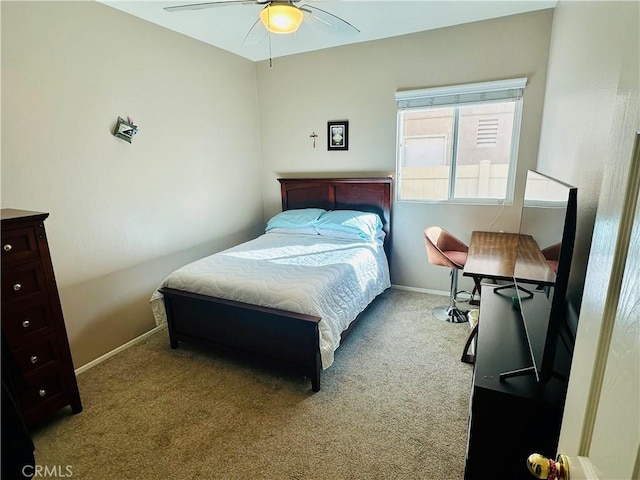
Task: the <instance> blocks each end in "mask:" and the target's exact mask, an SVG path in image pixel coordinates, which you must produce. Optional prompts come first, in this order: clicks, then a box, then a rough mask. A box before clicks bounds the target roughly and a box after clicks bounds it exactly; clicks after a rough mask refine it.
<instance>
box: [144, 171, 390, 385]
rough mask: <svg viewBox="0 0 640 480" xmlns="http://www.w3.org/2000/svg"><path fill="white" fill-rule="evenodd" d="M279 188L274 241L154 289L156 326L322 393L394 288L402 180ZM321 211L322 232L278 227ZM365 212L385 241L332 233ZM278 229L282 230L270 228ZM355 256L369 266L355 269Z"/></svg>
mask: <svg viewBox="0 0 640 480" xmlns="http://www.w3.org/2000/svg"><path fill="white" fill-rule="evenodd" d="M278 181H279V182H280V190H281V197H282V212H283V213H282V214H279V215H276V216H275V217H274V218H272V219H271V220H270V221H269V223H268V224H267V232H265V234H263V235H261V236H259V237H257V238H255V239H253V240H250V241H249V242H245V243H243V244H241V245H238V246H236V247H233V248H231V249H227V250H224V251H223V252H218V253H217V254H214V255H212V256H209V257H206V258H204V259H201V260H198V261H196V262H193V263H191V264H189V265H186V266H184V267H182V268H181V269H178V270H176V271H175V272H173V273H172V274H171V275H169V276H168V277H167V278H166V279H165V280H164V281H163V282H162V284H161V285H160V286H159V287H158V289H157V290H156V292H154V294H153V296H152V297H151V306H152V310H153V312H154V316H155V319H156V323H157V324H158V325H161V324H163V323H164V322H166V324H167V327H168V332H169V342H170V346H171V348H178V346H179V342H180V341H185V342H192V343H197V344H201V345H205V346H207V347H213V348H216V349H218V350H220V349H222V350H227V351H231V352H236V353H242V354H247V355H250V356H253V357H257V358H259V359H262V360H268V361H273V362H275V363H278V364H283V365H286V366H287V367H289V368H291V369H294V370H295V371H297V372H299V373H302V374H303V375H304V376H306V377H308V378H309V379H310V380H311V388H312V390H313V391H314V392H317V391H319V390H320V374H321V371H322V370H323V369H326V368H328V367H329V366H330V365H331V363H332V362H333V353H334V351H335V349H336V348H338V346H339V345H340V343H341V341H342V340H343V339H344V338H345V337H346V335H347V334H348V333H349V332H350V331H351V329H352V327H353V325H354V324H355V323H356V321H357V320H358V319H359V318H360V315H361V313H362V312H363V311H364V310H365V309H366V307H367V305H369V304H370V303H371V302H372V301H373V300H374V299H375V297H376V296H378V295H379V294H380V293H382V292H383V291H384V290H386V289H387V288H389V286H390V281H389V253H390V250H391V231H390V214H391V191H392V182H393V180H392V178H390V177H376V178H365V177H363V178H280V179H278ZM315 210H318V211H319V212H320V213H317V215H318V220H317V222H315V223H314V228H315V231H314V230H313V229H311V230H310V231H305V230H304V229H302V230H299V229H295V230H289V229H287V228H281V227H282V224H280V223H278V224H277V225H276V220H278V219H280V218H281V217H283V216H285V215H289V216H288V217H287V218H292V217H294V216H295V217H296V218H299V217H300V215H304V216H307V215H310V214H311V213H312V212H315ZM358 212H364V213H366V214H365V215H359V217H358V218H360V217H367V218H368V217H374V216H372V215H370V214H372V213H373V214H376V215H375V218H376V221H379V224H378V225H377V226H376V234H375V239H373V234H372V236H371V237H368V236H367V237H365V238H367V240H362V239H360V238H355V237H354V236H353V235H351V233H350V232H347V233H349V234H348V235H342V234H340V235H338V236H337V237H335V236H334V235H333V230H331V231H330V232H328V233H327V232H324V231H323V230H322V225H323V224H322V221H323V220H325V218H327V219H329V217H330V216H332V215H333V216H334V218H335V217H336V216H338V217H340V218H343V217H345V215H351V214H352V213H358ZM378 219H379V220H378ZM272 222H273V227H276V226H277V227H280V228H271V229H270V230H269V228H270V225H271V224H272ZM300 225H301V224H300ZM297 226H298V225H297ZM324 226H327V224H326V223H325V224H324ZM329 226H330V227H331V228H333V224H329ZM349 228H350V227H349ZM318 232H320V234H318ZM348 256H350V257H353V258H355V259H357V262H358V263H359V264H361V265H362V266H356V263H348V262H352V260H351V258H349V259H347V258H346V257H348ZM263 287H266V290H265V289H264V288H263Z"/></svg>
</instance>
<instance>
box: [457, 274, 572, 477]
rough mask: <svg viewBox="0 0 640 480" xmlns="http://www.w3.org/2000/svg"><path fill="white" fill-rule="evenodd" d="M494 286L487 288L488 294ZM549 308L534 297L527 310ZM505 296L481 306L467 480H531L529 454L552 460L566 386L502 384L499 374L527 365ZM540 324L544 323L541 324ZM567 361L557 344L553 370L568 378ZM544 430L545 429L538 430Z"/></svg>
mask: <svg viewBox="0 0 640 480" xmlns="http://www.w3.org/2000/svg"><path fill="white" fill-rule="evenodd" d="M491 286H492V285H485V288H491ZM538 301H540V302H547V300H546V297H544V295H537V294H536V295H535V296H534V297H533V298H531V299H530V300H527V304H528V305H529V304H531V305H532V306H535V305H534V302H538ZM519 315H520V314H519V313H518V310H516V309H515V308H514V306H513V303H512V301H511V297H508V296H506V295H502V294H501V295H485V296H484V297H482V300H481V303H480V319H479V321H478V335H477V340H476V341H477V344H476V357H475V367H474V374H473V386H472V389H471V401H470V407H469V431H468V432H469V433H468V439H467V455H466V465H465V476H464V478H465V480H477V479H482V478H493V477H495V472H496V470H495V468H496V466H495V462H492V461H487V459H490V458H494V459H495V458H499V459H500V468H501V478H509V479H510V480H517V479H523V480H525V479H530V478H531V474H530V473H529V470H528V469H527V465H526V460H527V457H528V456H529V455H530V454H532V453H541V454H543V455H545V456H547V457H548V458H555V455H556V449H557V447H558V438H559V435H560V425H561V423H562V413H563V408H564V401H565V396H566V389H567V383H566V382H562V381H560V380H559V379H558V378H555V377H552V378H550V379H549V381H547V382H546V383H539V382H537V381H536V377H535V376H534V375H529V374H523V375H520V376H512V377H508V381H504V380H501V379H500V376H501V373H502V372H510V371H512V370H517V369H522V368H523V367H526V366H527V365H531V357H530V353H529V349H528V345H527V339H526V337H525V333H524V328H523V325H522V322H521V320H520V318H519ZM541 323H545V322H544V321H543V322H541ZM569 365H570V357H569V355H568V353H567V351H566V349H565V348H564V347H563V345H562V344H561V343H559V344H558V348H557V351H556V364H555V369H556V371H557V372H559V373H560V374H566V375H567V376H568V372H569ZM542 425H544V426H545V427H544V428H541V426H542Z"/></svg>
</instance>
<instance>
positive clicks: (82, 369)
mask: <svg viewBox="0 0 640 480" xmlns="http://www.w3.org/2000/svg"><path fill="white" fill-rule="evenodd" d="M163 328H167V325H160V326H159V327H155V328H153V329H151V330H149V331H148V332H146V333H143V334H142V335H140V336H139V337H136V338H134V339H133V340H131V341H129V342H127V343H125V344H124V345H120V346H119V347H118V348H115V349H113V350H111V351H110V352H107V353H105V354H104V355H102V356H100V357H98V358H96V359H95V360H92V361H90V362H89V363H87V364H85V365H83V366H81V367H79V368H76V369H75V373H76V375H78V374H80V373H82V372H86V371H87V370H89V369H90V368H92V367H95V366H96V365H98V364H99V363H102V362H104V361H105V360H107V359H108V358H111V357H113V356H114V355H117V354H118V353H120V352H123V351H124V350H126V349H127V348H129V347H132V346H133V345H135V344H136V343H140V342H141V341H143V340H145V339H146V338H147V337H150V336H151V335H153V334H154V333H156V332H159V331H160V330H162V329H163Z"/></svg>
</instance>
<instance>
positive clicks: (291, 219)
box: [265, 208, 326, 232]
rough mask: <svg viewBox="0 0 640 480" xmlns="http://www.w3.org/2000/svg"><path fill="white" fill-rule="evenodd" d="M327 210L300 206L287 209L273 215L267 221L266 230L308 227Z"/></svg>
mask: <svg viewBox="0 0 640 480" xmlns="http://www.w3.org/2000/svg"><path fill="white" fill-rule="evenodd" d="M325 211H326V210H323V209H322V208H299V209H294V210H285V211H284V212H281V213H278V214H277V215H275V216H273V217H271V219H270V220H269V221H268V222H267V228H266V229H265V231H267V232H268V231H270V230H273V229H274V228H278V229H287V230H290V229H298V228H300V229H308V228H309V227H313V226H314V225H315V224H316V222H317V221H318V218H320V215H322V214H323V213H324V212H325Z"/></svg>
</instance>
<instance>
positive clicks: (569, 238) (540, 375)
mask: <svg viewBox="0 0 640 480" xmlns="http://www.w3.org/2000/svg"><path fill="white" fill-rule="evenodd" d="M577 194H578V189H577V188H576V187H573V186H571V185H568V184H566V183H564V182H562V181H560V180H557V179H555V178H552V177H549V176H547V175H544V174H542V173H539V172H536V171H534V170H529V171H528V172H527V181H526V186H525V193H524V199H523V205H522V215H521V218H520V232H519V233H520V235H521V236H527V241H530V240H531V238H532V239H533V240H534V241H535V243H537V246H538V249H539V253H542V255H543V257H544V259H545V261H546V263H547V265H548V275H547V276H546V278H545V279H544V280H543V281H541V282H540V283H538V284H530V283H527V282H525V281H523V279H522V277H521V276H520V275H518V272H519V271H521V270H522V269H523V268H525V267H524V265H525V263H526V262H527V261H528V260H530V258H524V255H522V254H521V252H522V251H524V250H523V249H519V252H518V256H517V258H516V263H515V269H514V279H513V280H514V286H515V287H516V288H515V291H516V292H517V297H518V298H517V302H516V307H517V308H519V309H520V317H521V318H522V322H523V325H524V329H525V332H526V338H527V342H528V347H529V351H530V354H531V362H532V364H531V365H529V366H523V367H524V368H523V369H521V370H517V371H513V372H506V373H504V374H503V375H501V379H504V378H508V377H511V376H518V375H523V374H534V375H535V377H536V380H537V381H538V382H540V383H545V382H547V381H548V380H549V379H550V378H551V377H552V376H554V375H555V373H554V360H555V356H556V348H557V345H558V340H559V335H560V332H561V329H562V326H563V324H564V323H565V322H566V310H567V308H566V295H567V286H568V283H569V273H570V270H571V260H572V257H573V246H574V242H575V236H576V222H577ZM522 241H523V239H521V242H522ZM529 256H530V253H529ZM521 267H522V268H521ZM531 292H535V295H538V296H541V295H543V296H544V298H545V299H546V301H545V302H540V301H538V302H527V300H528V299H529V298H530V297H531V296H532V293H531ZM534 304H535V308H534ZM541 305H542V306H541Z"/></svg>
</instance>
